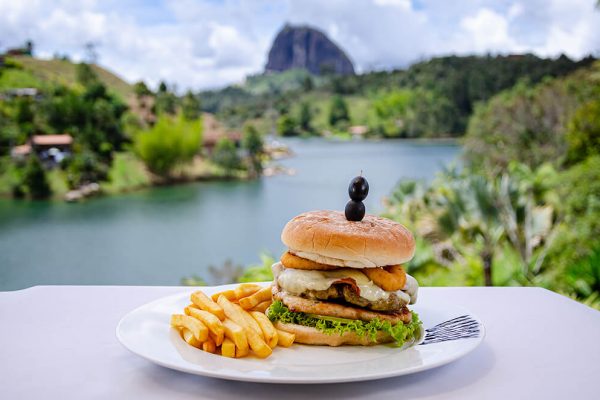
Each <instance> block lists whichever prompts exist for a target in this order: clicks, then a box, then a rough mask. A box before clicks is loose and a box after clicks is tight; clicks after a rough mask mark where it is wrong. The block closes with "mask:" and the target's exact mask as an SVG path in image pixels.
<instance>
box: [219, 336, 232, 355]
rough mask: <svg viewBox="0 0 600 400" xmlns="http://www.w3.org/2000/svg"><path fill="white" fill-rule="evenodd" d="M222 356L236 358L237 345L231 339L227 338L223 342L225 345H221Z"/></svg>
mask: <svg viewBox="0 0 600 400" xmlns="http://www.w3.org/2000/svg"><path fill="white" fill-rule="evenodd" d="M221 355H222V356H223V357H231V358H233V357H235V344H234V343H233V342H232V341H231V339H229V338H225V340H223V344H222V345H221Z"/></svg>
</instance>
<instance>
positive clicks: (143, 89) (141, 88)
mask: <svg viewBox="0 0 600 400" xmlns="http://www.w3.org/2000/svg"><path fill="white" fill-rule="evenodd" d="M133 93H135V95H136V97H137V98H138V99H139V98H140V97H143V96H151V95H152V91H151V90H150V89H148V86H146V83H145V82H144V81H138V82H136V83H135V84H134V85H133Z"/></svg>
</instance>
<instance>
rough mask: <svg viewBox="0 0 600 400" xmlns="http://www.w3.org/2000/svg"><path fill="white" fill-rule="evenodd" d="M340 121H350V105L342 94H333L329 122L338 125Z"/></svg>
mask: <svg viewBox="0 0 600 400" xmlns="http://www.w3.org/2000/svg"><path fill="white" fill-rule="evenodd" d="M340 122H350V114H349V113H348V105H347V104H346V101H345V100H344V98H343V97H342V96H333V97H332V98H331V106H330V108H329V124H330V125H331V126H336V125H338V124H339V123H340Z"/></svg>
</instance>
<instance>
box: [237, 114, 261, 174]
mask: <svg viewBox="0 0 600 400" xmlns="http://www.w3.org/2000/svg"><path fill="white" fill-rule="evenodd" d="M242 147H243V148H244V149H246V151H247V152H248V158H249V161H250V166H251V169H252V172H253V174H254V175H260V174H261V173H262V169H263V167H262V160H261V157H262V155H263V152H264V142H263V139H262V136H261V135H260V133H259V132H258V130H257V129H256V128H255V127H254V125H246V127H245V128H244V136H243V137H242Z"/></svg>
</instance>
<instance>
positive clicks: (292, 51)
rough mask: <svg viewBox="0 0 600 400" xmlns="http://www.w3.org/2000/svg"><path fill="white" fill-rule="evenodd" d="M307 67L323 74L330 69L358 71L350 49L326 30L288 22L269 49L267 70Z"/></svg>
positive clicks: (314, 72)
mask: <svg viewBox="0 0 600 400" xmlns="http://www.w3.org/2000/svg"><path fill="white" fill-rule="evenodd" d="M289 69H306V70H308V71H309V72H310V73H312V74H315V75H319V74H322V73H324V72H326V71H329V72H335V73H337V74H341V75H354V66H353V65H352V61H350V59H349V58H348V56H347V55H346V53H344V51H343V50H342V49H340V48H339V47H338V46H337V45H336V44H335V43H333V42H332V41H331V40H330V39H329V38H328V37H327V36H326V35H325V34H324V33H323V32H321V31H319V30H317V29H314V28H311V27H308V26H292V25H285V26H284V27H283V29H282V30H281V31H280V32H279V33H278V34H277V37H275V41H274V42H273V45H272V47H271V50H270V51H269V58H268V61H267V65H266V67H265V71H266V72H282V71H287V70H289Z"/></svg>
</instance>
